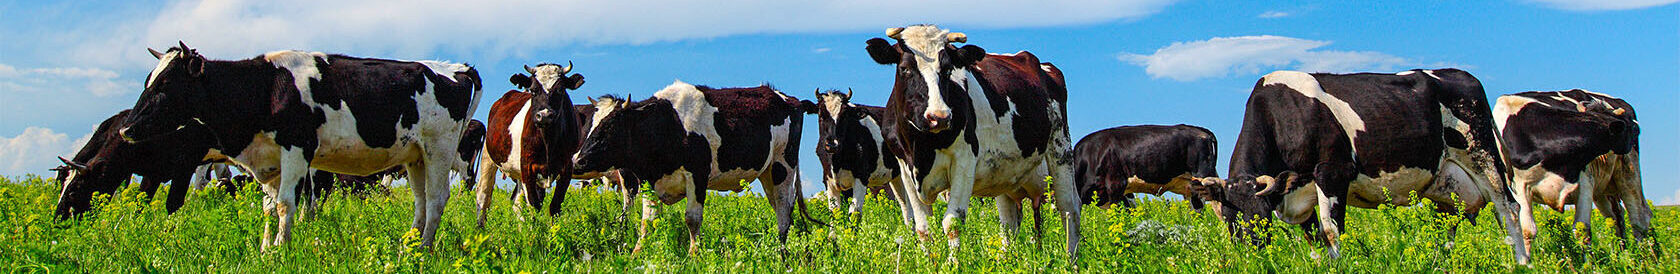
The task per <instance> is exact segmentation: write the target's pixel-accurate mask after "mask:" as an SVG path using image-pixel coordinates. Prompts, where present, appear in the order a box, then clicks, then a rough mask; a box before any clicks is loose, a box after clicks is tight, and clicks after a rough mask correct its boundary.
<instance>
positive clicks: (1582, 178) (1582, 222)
mask: <svg viewBox="0 0 1680 274" xmlns="http://www.w3.org/2000/svg"><path fill="white" fill-rule="evenodd" d="M1575 181H1576V182H1575V186H1576V188H1575V228H1576V232H1575V233H1576V235H1582V236H1584V237H1586V242H1587V243H1589V244H1591V243H1592V240H1593V235H1592V212H1593V195H1594V194H1595V193H1593V191H1594V188H1597V185H1595V184H1594V182H1593V177H1592V173H1591V172H1587V171H1586V170H1582V171H1581V173H1580V175H1579V176H1576V179H1575Z"/></svg>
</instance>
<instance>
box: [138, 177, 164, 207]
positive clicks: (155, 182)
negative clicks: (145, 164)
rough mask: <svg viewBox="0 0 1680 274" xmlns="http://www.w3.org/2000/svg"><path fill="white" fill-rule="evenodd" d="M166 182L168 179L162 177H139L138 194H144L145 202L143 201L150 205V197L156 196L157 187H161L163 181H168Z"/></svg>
mask: <svg viewBox="0 0 1680 274" xmlns="http://www.w3.org/2000/svg"><path fill="white" fill-rule="evenodd" d="M168 180H169V179H168V178H164V177H163V176H145V177H141V178H140V192H143V193H146V200H145V201H146V202H148V203H150V202H151V201H152V195H155V194H157V189H158V186H159V185H162V184H163V182H164V181H168Z"/></svg>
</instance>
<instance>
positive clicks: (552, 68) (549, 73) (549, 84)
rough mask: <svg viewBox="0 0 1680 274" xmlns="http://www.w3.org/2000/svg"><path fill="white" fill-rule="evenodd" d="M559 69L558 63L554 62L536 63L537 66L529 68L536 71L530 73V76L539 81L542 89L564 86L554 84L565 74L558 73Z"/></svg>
mask: <svg viewBox="0 0 1680 274" xmlns="http://www.w3.org/2000/svg"><path fill="white" fill-rule="evenodd" d="M560 69H561V67H560V65H555V64H542V65H538V66H537V67H534V68H531V70H535V71H537V72H536V73H534V74H533V75H531V78H533V79H536V80H537V82H538V83H541V84H542V86H543V87H542V88H543V89H544V91H547V90H548V89H556V88H558V89H565V87H556V86H554V85H555V84H556V83H559V82H560V78H564V77H565V76H566V75H562V74H560Z"/></svg>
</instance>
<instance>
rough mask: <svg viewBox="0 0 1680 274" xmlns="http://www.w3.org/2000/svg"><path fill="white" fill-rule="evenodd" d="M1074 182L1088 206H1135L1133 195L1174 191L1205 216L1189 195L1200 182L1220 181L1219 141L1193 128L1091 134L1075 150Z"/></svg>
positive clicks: (1129, 128)
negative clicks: (1198, 181)
mask: <svg viewBox="0 0 1680 274" xmlns="http://www.w3.org/2000/svg"><path fill="white" fill-rule="evenodd" d="M1073 154H1074V160H1073V179H1074V182H1075V183H1077V184H1078V185H1079V196H1080V200H1081V201H1084V202H1085V204H1096V205H1098V206H1103V207H1107V206H1110V205H1114V204H1120V203H1123V204H1124V205H1125V206H1126V207H1132V206H1133V201H1132V194H1133V193H1148V194H1152V195H1156V196H1160V195H1161V194H1162V193H1165V192H1167V191H1171V192H1173V193H1178V194H1179V195H1184V198H1185V199H1188V200H1190V207H1191V208H1193V209H1195V210H1197V211H1201V210H1202V206H1203V201H1202V199H1201V197H1200V196H1197V195H1195V193H1193V192H1192V191H1191V188H1192V186H1191V183H1192V182H1194V181H1196V180H1198V179H1217V178H1219V173H1218V171H1215V170H1214V168H1215V167H1216V165H1218V161H1219V142H1218V140H1217V139H1216V138H1214V136H1213V131H1209V130H1207V129H1206V128H1202V127H1198V126H1192V125H1183V124H1180V125H1172V126H1165V125H1139V126H1120V127H1113V128H1108V129H1103V130H1099V131H1097V132H1093V133H1091V134H1090V135H1085V138H1082V139H1079V143H1078V144H1076V145H1074V146H1073Z"/></svg>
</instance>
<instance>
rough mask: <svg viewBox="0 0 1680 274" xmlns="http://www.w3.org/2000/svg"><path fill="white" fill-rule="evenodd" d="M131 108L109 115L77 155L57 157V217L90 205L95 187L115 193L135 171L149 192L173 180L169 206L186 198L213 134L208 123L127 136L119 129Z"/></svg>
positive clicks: (174, 207) (173, 207) (174, 206)
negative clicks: (142, 137) (159, 134)
mask: <svg viewBox="0 0 1680 274" xmlns="http://www.w3.org/2000/svg"><path fill="white" fill-rule="evenodd" d="M132 114H133V112H132V111H129V110H123V111H120V112H117V114H116V115H112V116H111V117H110V118H107V119H105V121H104V122H101V123H100V124H99V128H97V129H95V130H94V132H93V137H92V138H91V139H89V141H88V143H87V145H84V146H82V148H81V150H79V151H77V152H76V155H75V156H74V158H73V159H64V158H62V157H61V158H59V160H60V161H62V162H64V166H61V167H59V168H55V169H54V170H55V171H57V172H58V180H59V182H61V183H62V184H63V189H61V191H59V193H58V202H57V206H56V209H55V211H54V212H55V214H57V216H58V218H59V219H61V220H62V219H67V218H70V217H71V216H75V215H76V214H79V213H82V212H85V211H87V210H88V209H89V208H90V205H91V203H92V199H93V195H94V194H95V193H106V194H112V193H115V192H116V190H117V188H118V187H119V186H121V185H122V184H123V182H126V181H128V179H129V178H130V177H132V175H136V174H138V175H140V176H143V177H144V178H143V179H142V180H141V182H140V189H141V191H142V192H145V193H146V196H147V197H148V198H150V197H151V195H152V194H153V193H155V192H157V188H158V186H160V185H162V184H163V183H169V182H172V183H170V184H169V197H168V200H167V201H165V203H164V204H165V208H167V209H168V210H169V212H171V213H173V212H175V210H178V209H180V208H181V205H182V204H184V202H185V200H186V195H187V186H188V185H189V181H190V179H191V178H192V175H193V169H194V168H196V167H198V166H199V165H201V164H203V163H204V162H205V154H206V153H208V152H209V150H210V146H209V144H210V143H211V142H213V140H211V139H210V138H204V137H206V136H205V135H204V133H205V132H206V129H205V128H204V127H201V126H196V125H194V126H187V127H183V128H181V129H180V130H179V131H175V132H173V133H171V134H168V135H167V137H165V138H158V139H155V140H149V141H146V142H139V143H129V142H124V141H123V140H122V139H121V137H119V136H118V134H117V131H118V130H120V129H121V128H123V127H124V126H126V125H127V124H126V122H127V120H128V119H129V118H130V117H131V116H132Z"/></svg>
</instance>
